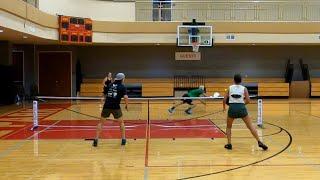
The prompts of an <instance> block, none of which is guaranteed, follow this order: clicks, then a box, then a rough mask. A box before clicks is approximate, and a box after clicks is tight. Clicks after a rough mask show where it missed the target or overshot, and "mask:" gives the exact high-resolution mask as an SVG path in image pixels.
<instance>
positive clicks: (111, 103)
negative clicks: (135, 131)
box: [93, 73, 128, 147]
mask: <svg viewBox="0 0 320 180" xmlns="http://www.w3.org/2000/svg"><path fill="white" fill-rule="evenodd" d="M124 78H125V75H124V74H123V73H118V74H117V75H116V78H115V81H114V82H113V83H110V84H108V85H107V86H104V90H103V94H104V96H105V103H104V106H103V110H102V112H101V119H100V122H99V124H98V125H97V136H96V138H95V139H94V141H93V146H95V147H96V146H98V139H99V136H100V133H101V131H102V127H103V123H104V122H105V119H107V118H109V117H110V114H112V115H113V117H114V118H115V119H119V120H120V128H121V137H122V140H121V145H125V144H126V136H125V126H124V122H123V120H122V118H121V117H122V111H121V108H120V102H121V99H122V98H124V100H125V103H126V106H125V108H126V109H127V110H128V95H127V89H126V87H125V86H124V85H123V81H124Z"/></svg>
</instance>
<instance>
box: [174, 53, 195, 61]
mask: <svg viewBox="0 0 320 180" xmlns="http://www.w3.org/2000/svg"><path fill="white" fill-rule="evenodd" d="M176 60H177V61H200V60H201V52H176Z"/></svg>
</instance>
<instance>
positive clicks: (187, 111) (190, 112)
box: [184, 109, 192, 115]
mask: <svg viewBox="0 0 320 180" xmlns="http://www.w3.org/2000/svg"><path fill="white" fill-rule="evenodd" d="M184 112H186V113H187V114H189V115H191V114H192V110H191V109H187V110H185V111H184Z"/></svg>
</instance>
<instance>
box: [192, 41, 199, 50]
mask: <svg viewBox="0 0 320 180" xmlns="http://www.w3.org/2000/svg"><path fill="white" fill-rule="evenodd" d="M199 47H200V43H198V42H193V43H192V51H193V52H199Z"/></svg>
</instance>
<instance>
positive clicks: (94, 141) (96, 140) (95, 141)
mask: <svg viewBox="0 0 320 180" xmlns="http://www.w3.org/2000/svg"><path fill="white" fill-rule="evenodd" d="M92 146H93V147H97V146H98V139H94V140H93V143H92Z"/></svg>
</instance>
